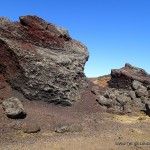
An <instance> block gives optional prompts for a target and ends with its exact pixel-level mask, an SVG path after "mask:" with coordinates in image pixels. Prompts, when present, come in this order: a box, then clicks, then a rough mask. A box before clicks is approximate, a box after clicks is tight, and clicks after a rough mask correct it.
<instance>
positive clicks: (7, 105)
mask: <svg viewBox="0 0 150 150" xmlns="http://www.w3.org/2000/svg"><path fill="white" fill-rule="evenodd" d="M2 107H3V109H4V111H5V113H6V115H7V116H8V117H9V118H12V119H23V118H25V117H26V112H25V110H24V108H23V105H22V103H21V101H20V100H19V99H18V98H17V97H11V98H9V99H6V100H4V101H3V102H2Z"/></svg>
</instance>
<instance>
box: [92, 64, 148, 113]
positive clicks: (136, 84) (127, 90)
mask: <svg viewBox="0 0 150 150" xmlns="http://www.w3.org/2000/svg"><path fill="white" fill-rule="evenodd" d="M149 86H150V75H149V74H148V73H146V72H145V71H144V70H143V69H140V68H137V67H133V66H131V65H129V64H126V65H125V67H124V68H122V69H118V70H113V71H112V73H111V80H110V82H109V87H108V88H107V89H106V91H104V93H103V94H102V95H101V94H100V92H95V94H96V95H97V101H98V103H99V104H100V105H101V106H102V107H103V106H105V107H106V108H107V110H108V112H113V113H131V112H133V111H141V110H142V111H145V112H146V113H147V114H149V113H150V97H149V94H150V89H149ZM148 111H149V112H148Z"/></svg>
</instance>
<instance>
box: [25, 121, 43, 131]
mask: <svg viewBox="0 0 150 150" xmlns="http://www.w3.org/2000/svg"><path fill="white" fill-rule="evenodd" d="M22 130H23V132H24V133H37V132H39V131H40V130H41V128H40V126H39V125H37V124H35V123H25V124H24V125H23V127H22Z"/></svg>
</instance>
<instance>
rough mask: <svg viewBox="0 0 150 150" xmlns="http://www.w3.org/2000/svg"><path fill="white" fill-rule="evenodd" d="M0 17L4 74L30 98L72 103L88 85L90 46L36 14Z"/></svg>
mask: <svg viewBox="0 0 150 150" xmlns="http://www.w3.org/2000/svg"><path fill="white" fill-rule="evenodd" d="M19 19H20V22H10V21H9V19H7V18H4V17H1V18H0V74H3V76H4V78H5V79H6V81H7V82H9V83H10V85H11V86H12V87H13V88H15V89H17V90H20V91H21V92H22V93H23V94H24V95H25V96H26V97H27V98H29V99H30V100H43V101H47V102H50V103H51V102H54V103H61V104H64V105H71V104H72V103H74V101H76V100H79V99H80V93H81V91H82V90H83V89H84V88H85V87H86V86H87V85H88V82H87V79H86V77H85V75H84V73H83V70H84V65H85V63H86V61H87V60H88V56H89V55H88V51H87V48H86V47H85V46H84V45H83V44H82V43H80V42H78V41H76V40H73V39H72V38H71V37H70V35H69V33H68V31H67V30H65V29H64V28H60V27H58V26H56V25H54V24H51V23H49V22H46V21H44V20H43V19H41V18H39V17H36V16H21V17H20V18H19Z"/></svg>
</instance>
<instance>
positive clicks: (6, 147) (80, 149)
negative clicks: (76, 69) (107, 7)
mask: <svg viewBox="0 0 150 150" xmlns="http://www.w3.org/2000/svg"><path fill="white" fill-rule="evenodd" d="M10 96H17V97H19V98H20V99H21V100H22V102H23V104H24V108H25V110H26V112H27V117H26V118H25V119H23V120H12V119H8V118H7V117H6V115H5V114H4V111H3V109H2V107H1V105H0V150H38V149H39V150H117V149H119V150H134V149H135V150H141V149H143V150H148V149H150V140H149V139H150V134H149V133H150V117H148V116H146V115H145V114H144V113H143V112H139V113H135V114H130V115H115V114H109V113H106V112H105V111H104V110H103V109H102V108H100V106H99V104H98V103H97V102H96V97H95V95H93V94H92V93H91V92H90V88H89V89H87V90H86V92H84V93H83V94H82V101H81V102H79V103H77V104H76V105H74V106H72V107H62V106H55V105H53V104H47V103H44V102H41V101H39V102H35V101H28V100H26V99H25V98H24V97H23V96H22V95H21V94H20V93H18V92H17V91H14V90H12V89H11V88H10V87H9V85H8V84H6V83H4V88H2V89H1V90H0V98H1V99H5V98H7V97H10ZM24 123H31V124H33V125H34V124H38V125H39V126H40V127H41V131H40V132H39V133H32V134H27V133H24V132H23V131H22V130H19V126H20V125H22V124H24ZM59 124H64V125H66V124H80V125H82V130H81V131H79V132H66V133H55V132H54V128H55V127H56V126H57V125H59Z"/></svg>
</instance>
